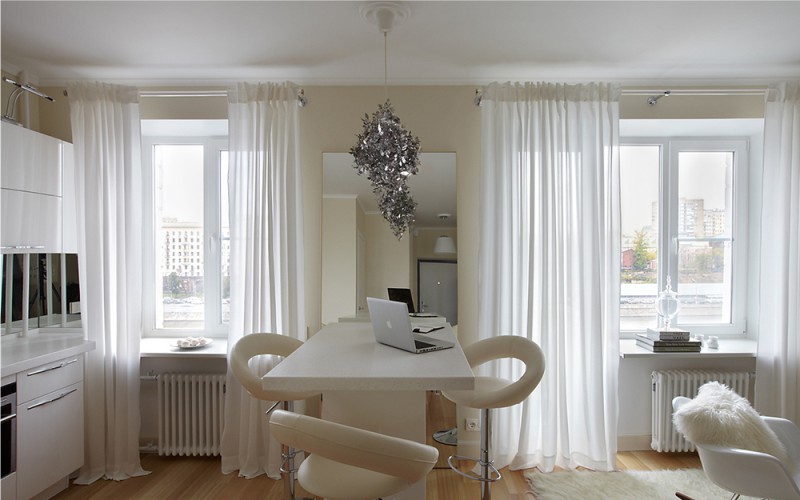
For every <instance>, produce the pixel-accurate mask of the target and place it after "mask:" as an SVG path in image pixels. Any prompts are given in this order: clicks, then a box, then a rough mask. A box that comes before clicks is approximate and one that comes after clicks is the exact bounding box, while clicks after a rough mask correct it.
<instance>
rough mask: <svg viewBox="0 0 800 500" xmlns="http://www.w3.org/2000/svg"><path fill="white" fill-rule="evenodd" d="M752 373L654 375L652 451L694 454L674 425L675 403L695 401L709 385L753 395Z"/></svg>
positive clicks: (679, 372)
mask: <svg viewBox="0 0 800 500" xmlns="http://www.w3.org/2000/svg"><path fill="white" fill-rule="evenodd" d="M750 376H751V375H750V373H749V372H729V371H713V370H663V371H654V372H653V373H652V374H651V378H652V380H653V397H652V407H653V421H652V431H653V438H652V441H651V443H650V447H651V448H653V449H654V450H656V451H659V452H661V451H694V450H695V448H694V445H693V444H692V443H690V442H688V441H686V439H684V437H683V435H681V434H680V433H679V432H678V431H677V430H675V426H674V425H673V423H672V399H673V398H674V397H676V396H686V397H688V398H693V397H695V396H696V395H697V390H698V389H699V388H700V386H701V385H703V384H705V383H706V382H711V381H716V382H719V383H721V384H725V385H727V386H728V387H730V388H731V389H732V390H733V391H735V392H736V393H737V394H739V395H740V396H743V397H745V398H748V397H749V395H750Z"/></svg>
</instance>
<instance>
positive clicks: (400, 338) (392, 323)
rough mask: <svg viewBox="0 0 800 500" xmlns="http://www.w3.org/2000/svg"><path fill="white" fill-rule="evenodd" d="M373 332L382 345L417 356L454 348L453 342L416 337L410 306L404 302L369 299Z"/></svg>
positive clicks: (368, 304) (422, 336) (368, 305)
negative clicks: (409, 311)
mask: <svg viewBox="0 0 800 500" xmlns="http://www.w3.org/2000/svg"><path fill="white" fill-rule="evenodd" d="M367 307H368V308H369V315H370V319H371V320H372V331H373V333H374V334H375V340H376V341H377V342H378V343H380V344H385V345H388V346H392V347H396V348H398V349H403V350H404V351H408V352H413V353H415V354H419V353H423V352H429V351H438V350H440V349H447V348H450V347H453V346H454V344H453V342H448V341H446V340H439V339H434V338H429V337H426V336H424V335H416V334H414V333H413V331H412V330H411V320H410V319H409V317H408V306H406V304H405V303H404V302H395V301H392V300H383V299H376V298H373V297H367Z"/></svg>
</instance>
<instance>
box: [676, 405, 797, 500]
mask: <svg viewBox="0 0 800 500" xmlns="http://www.w3.org/2000/svg"><path fill="white" fill-rule="evenodd" d="M690 401H691V399H689V398H686V397H683V396H679V397H677V398H675V399H673V400H672V408H673V410H675V411H677V410H678V409H680V408H681V407H682V406H683V405H685V404H686V403H688V402H690ZM761 419H762V420H763V421H764V423H766V424H767V426H768V427H769V428H770V429H772V431H773V432H774V433H775V435H776V436H777V437H778V440H779V441H780V442H781V443H782V444H783V445H784V447H785V448H786V452H787V455H788V463H787V462H784V461H782V460H780V459H779V458H777V457H775V456H772V455H770V454H767V453H761V452H758V451H751V450H744V449H741V448H732V447H726V446H716V445H710V444H701V443H696V442H695V443H693V444H694V445H695V447H696V448H697V453H698V455H700V462H701V463H702V464H703V471H705V473H706V476H708V478H709V479H710V480H711V481H712V482H713V483H714V484H716V485H717V486H719V487H720V488H723V489H725V490H728V491H730V492H732V493H733V496H732V497H731V499H732V500H735V499H737V498H739V496H740V495H745V496H752V497H757V498H771V499H773V500H800V430H799V429H798V428H797V426H796V425H794V424H793V423H792V422H791V421H789V420H786V419H783V418H775V417H764V416H762V417H761Z"/></svg>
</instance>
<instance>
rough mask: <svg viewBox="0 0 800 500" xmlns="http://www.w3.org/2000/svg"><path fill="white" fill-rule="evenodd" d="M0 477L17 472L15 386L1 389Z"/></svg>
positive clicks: (11, 385)
mask: <svg viewBox="0 0 800 500" xmlns="http://www.w3.org/2000/svg"><path fill="white" fill-rule="evenodd" d="M2 407H3V415H2V420H1V421H0V422H2V448H3V457H2V470H3V472H2V477H6V476H7V475H9V474H11V473H13V472H15V471H16V470H17V384H16V383H15V382H12V383H10V384H5V385H4V386H3V387H2Z"/></svg>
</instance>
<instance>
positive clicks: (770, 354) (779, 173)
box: [755, 81, 800, 423]
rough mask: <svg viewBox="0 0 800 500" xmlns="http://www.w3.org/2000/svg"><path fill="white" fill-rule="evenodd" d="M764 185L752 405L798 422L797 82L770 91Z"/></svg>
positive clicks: (799, 224) (799, 215)
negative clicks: (756, 346)
mask: <svg viewBox="0 0 800 500" xmlns="http://www.w3.org/2000/svg"><path fill="white" fill-rule="evenodd" d="M762 182H763V185H762V193H763V195H762V198H761V268H760V273H761V282H760V285H759V300H760V306H759V307H760V308H759V322H758V323H759V324H758V356H757V358H756V374H757V376H756V392H755V394H756V401H755V402H756V407H757V408H758V410H759V411H760V412H761V413H763V414H765V415H774V416H779V417H784V418H788V419H790V420H792V421H794V422H795V423H800V399H798V389H797V388H798V387H800V81H795V82H785V83H781V84H777V85H771V86H770V88H769V90H768V93H767V102H766V108H765V116H764V167H763V175H762Z"/></svg>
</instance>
